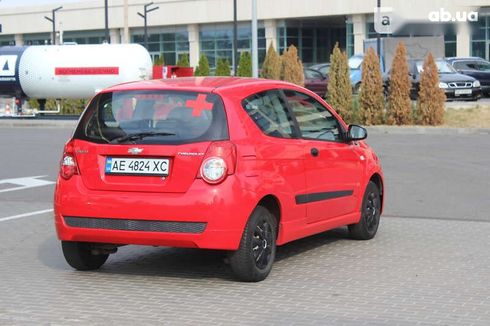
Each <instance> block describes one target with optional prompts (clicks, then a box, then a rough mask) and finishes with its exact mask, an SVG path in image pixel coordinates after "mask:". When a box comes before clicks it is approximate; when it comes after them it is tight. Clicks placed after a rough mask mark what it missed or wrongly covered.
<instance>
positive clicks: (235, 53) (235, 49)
mask: <svg viewBox="0 0 490 326" xmlns="http://www.w3.org/2000/svg"><path fill="white" fill-rule="evenodd" d="M236 2H237V0H233V74H234V75H235V76H236V75H237V61H238V44H237V43H238V31H237V30H238V26H237V25H238V23H237V9H236Z"/></svg>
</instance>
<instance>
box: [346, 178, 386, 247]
mask: <svg viewBox="0 0 490 326" xmlns="http://www.w3.org/2000/svg"><path fill="white" fill-rule="evenodd" d="M380 215H381V195H380V191H379V188H378V186H377V185H376V184H375V183H374V182H372V181H369V183H368V185H367V187H366V192H365V193H364V198H363V200H362V206H361V219H360V220H359V222H358V223H356V224H351V225H349V232H350V234H351V236H352V237H353V238H354V239H357V240H369V239H372V238H374V236H375V235H376V232H377V231H378V225H379V219H380Z"/></svg>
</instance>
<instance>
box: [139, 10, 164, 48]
mask: <svg viewBox="0 0 490 326" xmlns="http://www.w3.org/2000/svg"><path fill="white" fill-rule="evenodd" d="M152 4H153V2H150V3H147V4H146V5H144V11H143V12H144V14H142V13H140V12H138V15H139V16H140V17H142V18H143V19H144V21H145V48H146V49H147V50H148V25H147V16H148V13H149V12H152V11H155V10H157V9H158V8H160V7H153V8H150V9H148V7H149V6H151V5H152Z"/></svg>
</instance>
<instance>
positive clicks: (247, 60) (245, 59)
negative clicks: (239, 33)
mask: <svg viewBox="0 0 490 326" xmlns="http://www.w3.org/2000/svg"><path fill="white" fill-rule="evenodd" d="M237 70H238V73H237V76H239V77H252V56H251V55H250V52H248V51H244V52H242V54H241V55H240V61H239V63H238V69H237Z"/></svg>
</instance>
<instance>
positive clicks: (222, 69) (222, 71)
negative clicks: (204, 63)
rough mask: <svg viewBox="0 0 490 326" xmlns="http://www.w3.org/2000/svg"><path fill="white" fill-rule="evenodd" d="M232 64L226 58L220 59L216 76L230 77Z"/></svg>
mask: <svg viewBox="0 0 490 326" xmlns="http://www.w3.org/2000/svg"><path fill="white" fill-rule="evenodd" d="M230 74H231V70H230V62H228V60H227V59H225V58H219V59H218V63H217V64H216V73H215V75H216V76H227V77H228V76H230Z"/></svg>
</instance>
